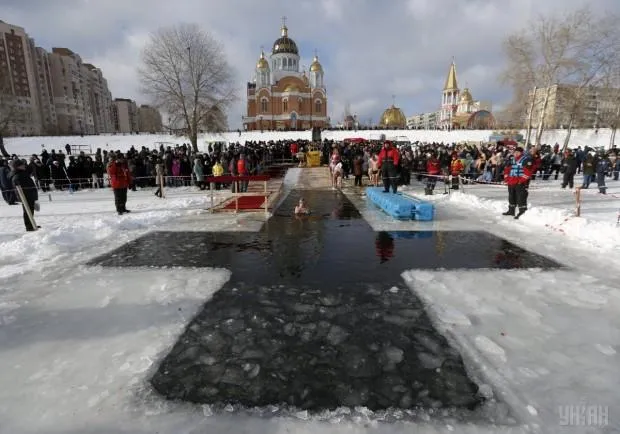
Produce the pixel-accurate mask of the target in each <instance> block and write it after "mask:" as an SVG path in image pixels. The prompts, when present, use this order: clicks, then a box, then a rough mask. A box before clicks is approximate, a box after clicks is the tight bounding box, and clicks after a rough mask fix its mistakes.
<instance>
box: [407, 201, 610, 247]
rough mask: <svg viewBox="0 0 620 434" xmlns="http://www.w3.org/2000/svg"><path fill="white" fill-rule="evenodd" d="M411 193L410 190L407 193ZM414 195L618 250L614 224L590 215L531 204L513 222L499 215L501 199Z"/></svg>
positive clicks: (501, 204) (499, 219)
mask: <svg viewBox="0 0 620 434" xmlns="http://www.w3.org/2000/svg"><path fill="white" fill-rule="evenodd" d="M408 193H409V194H412V192H408ZM414 195H415V196H417V197H419V198H421V199H423V200H430V201H445V202H448V203H451V204H454V205H457V206H460V207H465V208H471V209H476V210H482V211H486V212H487V213H490V214H493V215H497V216H498V218H497V219H498V221H499V222H500V223H503V222H505V223H506V224H510V225H516V226H522V227H523V226H534V227H537V228H541V229H546V230H550V231H554V232H558V233H560V234H563V235H565V236H566V237H568V238H571V239H573V240H575V241H579V242H582V243H587V244H589V245H590V246H593V247H596V248H600V249H603V250H607V251H609V250H620V228H618V227H617V226H616V225H615V224H614V223H611V222H606V221H597V220H594V219H591V218H585V217H576V216H575V215H574V212H572V211H569V210H566V209H559V208H554V207H550V206H539V205H533V206H532V205H530V208H529V209H528V210H527V212H526V213H525V214H524V215H523V216H521V217H520V218H519V220H518V221H514V220H513V219H512V218H511V217H506V216H502V215H501V213H503V212H504V211H506V209H507V204H506V201H505V199H504V200H495V199H486V198H480V197H478V196H476V195H475V194H469V193H461V192H454V193H452V194H450V195H433V196H424V195H419V194H414Z"/></svg>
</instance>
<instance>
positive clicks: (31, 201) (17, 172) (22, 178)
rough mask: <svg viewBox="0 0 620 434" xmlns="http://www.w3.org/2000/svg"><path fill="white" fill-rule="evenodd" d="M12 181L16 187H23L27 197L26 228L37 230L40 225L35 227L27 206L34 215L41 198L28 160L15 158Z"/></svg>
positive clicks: (24, 205)
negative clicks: (27, 163)
mask: <svg viewBox="0 0 620 434" xmlns="http://www.w3.org/2000/svg"><path fill="white" fill-rule="evenodd" d="M11 182H12V183H13V186H14V187H21V189H22V191H23V193H24V198H25V199H26V203H22V206H23V208H24V225H25V226H26V230H27V231H28V232H32V231H36V230H37V229H38V228H39V226H37V227H36V228H35V227H34V226H33V225H32V221H31V220H30V217H29V216H28V211H26V207H28V208H29V209H30V212H31V213H32V215H33V216H34V211H35V209H37V208H38V204H37V201H38V200H39V191H38V190H37V186H36V184H35V183H34V181H33V180H32V178H31V177H30V173H28V167H27V165H26V160H15V161H14V162H13V172H12V173H11Z"/></svg>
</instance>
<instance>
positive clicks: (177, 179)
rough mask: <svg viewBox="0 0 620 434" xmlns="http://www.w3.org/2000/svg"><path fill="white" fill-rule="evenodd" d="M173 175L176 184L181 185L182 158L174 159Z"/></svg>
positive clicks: (176, 185)
mask: <svg viewBox="0 0 620 434" xmlns="http://www.w3.org/2000/svg"><path fill="white" fill-rule="evenodd" d="M172 176H173V177H174V186H175V187H178V186H180V185H181V178H180V176H181V160H179V159H178V158H177V157H175V158H173V159H172Z"/></svg>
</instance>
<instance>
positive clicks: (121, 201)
mask: <svg viewBox="0 0 620 434" xmlns="http://www.w3.org/2000/svg"><path fill="white" fill-rule="evenodd" d="M108 176H109V177H110V184H111V185H112V190H113V191H114V204H115V205H116V212H118V215H123V214H125V213H128V212H131V211H129V210H128V209H127V208H126V205H127V189H128V188H129V186H130V185H131V173H130V172H129V166H128V165H127V161H126V160H125V158H123V154H121V153H120V152H118V153H117V154H116V158H114V159H113V160H112V161H110V163H109V164H108Z"/></svg>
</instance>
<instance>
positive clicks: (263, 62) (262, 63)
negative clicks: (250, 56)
mask: <svg viewBox="0 0 620 434" xmlns="http://www.w3.org/2000/svg"><path fill="white" fill-rule="evenodd" d="M256 69H269V62H267V59H265V52H264V51H261V53H260V57H259V58H258V62H256Z"/></svg>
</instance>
